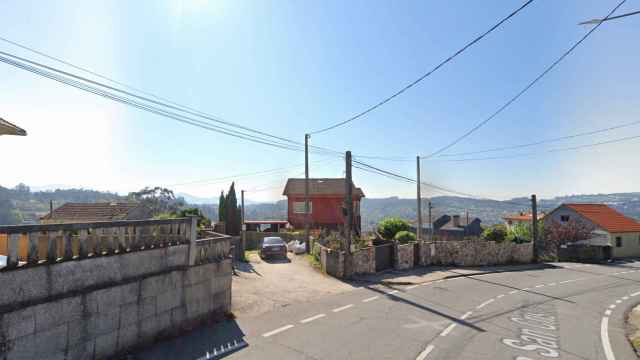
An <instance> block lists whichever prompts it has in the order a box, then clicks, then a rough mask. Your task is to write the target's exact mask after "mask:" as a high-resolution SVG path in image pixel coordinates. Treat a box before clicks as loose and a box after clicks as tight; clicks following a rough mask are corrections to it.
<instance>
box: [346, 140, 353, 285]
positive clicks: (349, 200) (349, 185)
mask: <svg viewBox="0 0 640 360" xmlns="http://www.w3.org/2000/svg"><path fill="white" fill-rule="evenodd" d="M344 184H345V188H344V189H345V191H344V193H345V196H344V206H345V209H346V211H347V214H346V215H347V216H346V219H345V222H344V235H345V242H346V244H345V245H346V246H345V247H346V252H345V266H344V272H345V276H347V277H350V276H351V274H352V273H353V258H352V254H351V236H352V233H353V179H352V177H351V151H347V153H346V156H345V179H344Z"/></svg>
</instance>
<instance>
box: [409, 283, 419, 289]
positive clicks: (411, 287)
mask: <svg viewBox="0 0 640 360" xmlns="http://www.w3.org/2000/svg"><path fill="white" fill-rule="evenodd" d="M418 286H420V284H418V285H411V286H407V290H411V289H415V288H417V287H418Z"/></svg>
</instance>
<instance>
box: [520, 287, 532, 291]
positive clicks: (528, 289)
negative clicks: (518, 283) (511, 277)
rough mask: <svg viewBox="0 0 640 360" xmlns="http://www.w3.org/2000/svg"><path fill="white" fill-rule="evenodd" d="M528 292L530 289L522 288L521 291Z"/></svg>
mask: <svg viewBox="0 0 640 360" xmlns="http://www.w3.org/2000/svg"><path fill="white" fill-rule="evenodd" d="M529 290H531V288H524V289H522V291H529Z"/></svg>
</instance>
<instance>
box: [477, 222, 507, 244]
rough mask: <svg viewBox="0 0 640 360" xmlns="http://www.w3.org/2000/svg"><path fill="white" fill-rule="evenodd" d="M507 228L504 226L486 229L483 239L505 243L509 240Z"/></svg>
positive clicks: (499, 225) (498, 225)
mask: <svg viewBox="0 0 640 360" xmlns="http://www.w3.org/2000/svg"><path fill="white" fill-rule="evenodd" d="M507 234H508V231H507V227H506V226H504V225H503V224H497V225H493V226H491V227H488V228H486V229H484V231H483V232H482V235H481V238H482V239H483V240H486V241H495V242H498V243H500V242H503V241H505V240H506V239H507Z"/></svg>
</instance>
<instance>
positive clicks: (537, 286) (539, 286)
mask: <svg viewBox="0 0 640 360" xmlns="http://www.w3.org/2000/svg"><path fill="white" fill-rule="evenodd" d="M543 286H544V284H543V285H536V288H541V287H543Z"/></svg>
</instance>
